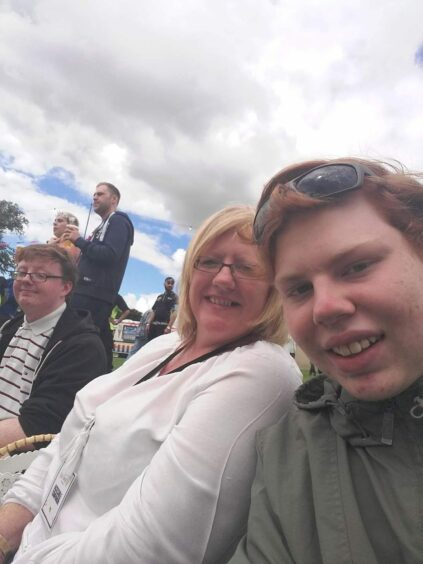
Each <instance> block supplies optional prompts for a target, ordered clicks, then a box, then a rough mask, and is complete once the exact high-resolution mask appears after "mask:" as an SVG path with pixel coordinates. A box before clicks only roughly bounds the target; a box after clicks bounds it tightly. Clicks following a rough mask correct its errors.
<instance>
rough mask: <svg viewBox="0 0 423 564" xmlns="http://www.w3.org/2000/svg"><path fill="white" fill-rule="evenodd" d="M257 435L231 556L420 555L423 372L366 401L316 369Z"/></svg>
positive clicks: (393, 562) (347, 561) (346, 558)
mask: <svg viewBox="0 0 423 564" xmlns="http://www.w3.org/2000/svg"><path fill="white" fill-rule="evenodd" d="M295 404H296V406H295V407H294V408H293V409H292V410H291V411H290V412H289V413H288V414H287V416H286V417H284V418H283V419H282V420H281V421H280V422H279V423H277V424H276V425H274V426H273V427H270V428H269V429H267V430H265V431H263V432H261V433H260V435H259V437H258V456H259V460H258V470H257V476H256V479H255V481H254V484H253V489H252V502H251V509H250V516H249V521H248V532H247V535H246V536H245V537H244V539H243V540H242V541H241V543H240V545H239V547H238V549H237V552H236V554H235V556H234V557H233V558H232V559H231V561H230V563H231V564H245V563H247V562H249V563H254V564H267V563H269V564H270V563H272V564H285V563H286V564H288V563H289V564H292V563H295V564H353V563H354V564H417V563H421V562H423V379H420V380H418V381H417V382H416V383H415V384H413V386H411V387H410V388H408V389H407V390H406V391H405V392H403V393H402V394H400V395H398V396H396V397H395V398H392V399H390V400H386V401H380V402H364V401H359V400H356V399H355V398H353V397H352V396H350V395H349V394H348V393H347V392H346V391H345V390H344V389H343V388H341V387H340V386H339V385H338V384H336V383H335V382H333V381H331V380H329V379H328V378H326V377H324V376H321V377H318V378H314V379H313V380H310V381H309V382H307V383H306V384H304V385H303V386H301V387H300V388H299V389H298V390H297V392H296V401H295Z"/></svg>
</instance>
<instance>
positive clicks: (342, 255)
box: [275, 239, 389, 284]
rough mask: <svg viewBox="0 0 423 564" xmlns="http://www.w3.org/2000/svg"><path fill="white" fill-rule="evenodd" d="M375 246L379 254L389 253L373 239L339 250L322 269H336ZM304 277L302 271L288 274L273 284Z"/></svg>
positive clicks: (290, 282)
mask: <svg viewBox="0 0 423 564" xmlns="http://www.w3.org/2000/svg"><path fill="white" fill-rule="evenodd" d="M375 246H377V250H378V251H379V253H382V254H384V255H386V254H387V253H388V252H389V249H387V248H385V250H384V249H383V248H384V247H385V245H384V243H383V241H379V240H374V239H372V240H370V241H363V243H357V244H356V245H354V246H352V247H349V248H348V249H343V250H340V251H339V252H338V253H336V254H335V255H333V256H331V257H330V259H329V261H326V262H325V263H324V264H323V267H322V268H325V267H326V266H327V264H328V263H329V266H330V267H332V268H333V267H336V266H337V265H338V264H339V263H343V262H346V261H348V260H351V259H353V258H354V256H355V255H357V254H360V253H361V252H370V251H371V250H372V249H374V250H376V249H375ZM370 247H371V248H370ZM305 277H306V274H305V271H302V273H300V274H292V275H289V274H288V275H287V276H283V277H281V278H275V282H277V283H278V284H292V283H293V282H296V281H297V280H302V279H303V278H305Z"/></svg>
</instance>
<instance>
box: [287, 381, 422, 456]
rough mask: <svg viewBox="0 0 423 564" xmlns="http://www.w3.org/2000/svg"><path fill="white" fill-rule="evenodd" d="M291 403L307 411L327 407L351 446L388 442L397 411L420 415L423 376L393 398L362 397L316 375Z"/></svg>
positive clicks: (403, 414)
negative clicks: (368, 399) (377, 399)
mask: <svg viewBox="0 0 423 564" xmlns="http://www.w3.org/2000/svg"><path fill="white" fill-rule="evenodd" d="M294 403H295V405H296V406H297V407H298V408H299V409H304V410H308V411H315V410H317V411H322V410H326V411H327V413H328V416H329V420H330V423H331V426H332V427H333V429H334V430H335V432H336V433H337V434H338V435H339V436H341V437H342V438H344V439H345V440H346V441H347V442H349V443H350V444H351V445H353V446H362V447H366V446H384V445H385V446H389V445H391V444H392V443H393V440H394V420H395V415H396V414H399V413H401V416H402V417H409V418H411V419H415V420H416V419H423V377H422V378H420V379H419V380H417V381H416V382H415V383H414V384H413V385H412V386H410V387H409V388H407V390H405V391H404V392H402V393H401V394H399V395H398V396H395V397H393V398H390V399H387V400H383V401H362V400H358V399H356V398H354V397H353V396H351V394H349V393H348V392H347V391H346V390H345V389H343V388H342V387H341V386H340V385H339V384H338V383H337V382H334V381H333V380H331V379H329V378H327V377H326V376H318V377H316V378H313V379H312V380H310V381H309V382H306V383H305V384H303V386H301V387H300V388H299V389H298V390H297V392H296V394H295V401H294Z"/></svg>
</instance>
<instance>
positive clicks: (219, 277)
mask: <svg viewBox="0 0 423 564" xmlns="http://www.w3.org/2000/svg"><path fill="white" fill-rule="evenodd" d="M213 284H216V285H220V286H224V287H226V288H230V289H232V288H234V287H235V285H236V281H235V278H234V276H233V274H232V270H231V268H230V267H229V266H227V265H226V264H224V265H223V266H222V268H221V269H220V270H219V272H217V273H216V274H215V275H214V277H213Z"/></svg>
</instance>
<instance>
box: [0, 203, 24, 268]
mask: <svg viewBox="0 0 423 564" xmlns="http://www.w3.org/2000/svg"><path fill="white" fill-rule="evenodd" d="M26 225H28V220H27V219H26V217H25V215H24V212H23V211H22V210H21V208H20V207H19V206H18V205H17V204H14V203H13V202H8V201H7V200H0V272H8V271H10V270H13V269H14V267H15V261H14V257H15V249H14V247H11V246H10V245H8V244H7V243H6V242H5V241H4V240H3V238H4V234H5V232H10V233H16V234H17V235H23V232H24V229H25V226H26Z"/></svg>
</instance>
